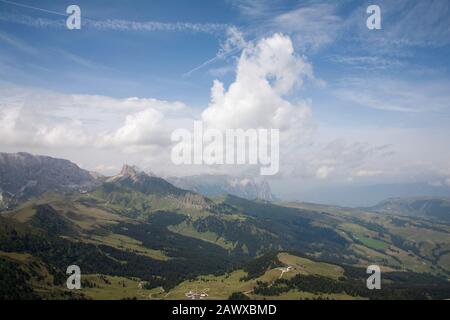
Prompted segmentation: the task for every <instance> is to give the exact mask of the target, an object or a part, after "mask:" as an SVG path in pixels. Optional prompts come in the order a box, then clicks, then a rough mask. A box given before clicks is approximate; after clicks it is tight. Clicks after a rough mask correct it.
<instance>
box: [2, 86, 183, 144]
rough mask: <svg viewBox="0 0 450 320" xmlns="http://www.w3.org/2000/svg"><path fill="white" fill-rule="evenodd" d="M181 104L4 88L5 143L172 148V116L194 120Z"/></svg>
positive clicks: (12, 87) (146, 99) (3, 134)
mask: <svg viewBox="0 0 450 320" xmlns="http://www.w3.org/2000/svg"><path fill="white" fill-rule="evenodd" d="M189 114H190V111H189V110H187V107H186V106H185V105H184V104H183V103H181V102H177V101H174V102H169V101H163V100H157V99H152V98H137V97H129V98H123V99H118V98H112V97H107V96H100V95H79V94H73V95H68V94H61V93H55V92H50V91H44V90H38V89H27V88H18V87H14V86H9V85H6V86H1V87H0V124H1V126H0V145H9V146H17V147H19V146H33V147H37V146H47V147H64V148H68V147H92V146H94V145H95V146H100V147H112V146H114V147H120V146H122V147H123V146H127V147H130V146H133V145H158V146H161V145H163V144H166V145H168V143H169V140H168V138H165V137H166V136H168V133H167V130H169V126H168V124H167V122H166V120H165V119H166V117H170V118H174V119H176V118H177V117H188V116H189Z"/></svg>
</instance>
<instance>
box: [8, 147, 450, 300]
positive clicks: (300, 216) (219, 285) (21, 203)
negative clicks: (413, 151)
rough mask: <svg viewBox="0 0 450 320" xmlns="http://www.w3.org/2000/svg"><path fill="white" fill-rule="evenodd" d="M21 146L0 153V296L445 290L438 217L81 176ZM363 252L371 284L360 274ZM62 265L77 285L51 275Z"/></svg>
mask: <svg viewBox="0 0 450 320" xmlns="http://www.w3.org/2000/svg"><path fill="white" fill-rule="evenodd" d="M33 157H34V156H31V155H27V154H17V155H2V159H6V160H2V165H4V166H3V168H1V171H0V172H2V176H1V178H2V180H1V181H0V183H1V184H0V185H1V186H2V194H7V195H8V197H9V199H13V200H14V201H10V202H9V203H8V205H4V206H3V208H2V210H1V212H0V273H1V274H2V275H3V277H2V278H0V299H68V298H69V299H186V298H192V297H194V298H195V297H199V296H201V295H200V292H207V294H206V296H204V297H208V298H212V299H227V298H231V299H277V298H282V299H306V298H308V299H322V298H326V299H361V298H366V299H444V298H449V297H450V283H449V281H448V278H449V276H450V237H449V234H450V223H449V222H448V221H446V220H444V219H440V215H439V216H435V217H430V214H421V215H420V216H418V215H407V214H406V215H405V214H403V213H402V214H399V212H397V211H395V210H394V212H390V211H389V210H390V209H389V207H387V206H382V207H377V208H356V209H355V208H345V207H335V206H325V205H315V204H308V203H297V202H290V203H286V202H280V201H277V202H274V201H273V202H269V201H265V200H259V199H253V200H249V199H245V198H242V197H237V196H235V195H230V194H225V195H223V194H221V195H220V196H217V197H207V196H205V195H203V194H200V193H197V192H195V191H191V190H186V189H183V188H179V187H177V186H175V185H173V184H172V183H170V182H168V181H167V180H165V179H163V178H160V177H156V176H154V175H150V174H147V173H145V172H143V171H140V170H139V169H137V168H136V167H133V166H129V165H125V166H124V167H123V168H122V170H121V172H120V173H119V174H117V175H116V176H113V177H97V178H94V177H93V175H92V174H90V173H89V172H87V171H85V170H82V169H80V168H78V167H77V166H76V165H75V164H73V163H70V162H68V161H66V160H58V159H52V158H48V157H36V158H35V159H33ZM12 170H13V171H12ZM66 170H67V172H66ZM13 173H14V174H16V175H17V177H18V178H17V179H15V178H14V175H13ZM46 175H52V177H47V176H46ZM220 179H222V178H220ZM29 181H35V182H34V187H33V188H28V187H27V185H29ZM19 182H20V183H19ZM24 190H25V191H26V192H24ZM443 207H444V206H441V207H439V208H440V209H439V210H442V208H443ZM421 212H425V211H424V210H422V211H421ZM371 264H378V265H380V266H381V267H382V270H383V279H386V281H385V282H383V290H377V291H376V292H374V291H371V290H368V289H367V287H366V285H365V278H366V270H365V268H366V267H367V266H368V265H371ZM69 265H78V266H79V267H80V269H81V272H82V289H80V290H75V291H73V290H69V289H67V288H66V286H65V281H66V279H67V275H66V274H65V271H66V269H67V267H68V266H69ZM287 267H290V268H287ZM280 268H281V269H283V270H285V269H286V270H288V271H283V272H281V271H280V270H281V269H280ZM205 290H206V291H205Z"/></svg>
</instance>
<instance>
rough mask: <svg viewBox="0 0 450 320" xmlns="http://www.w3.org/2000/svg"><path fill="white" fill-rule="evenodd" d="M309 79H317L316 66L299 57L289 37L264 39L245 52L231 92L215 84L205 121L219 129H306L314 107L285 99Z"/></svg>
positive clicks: (240, 60)
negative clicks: (303, 125) (305, 126)
mask: <svg viewBox="0 0 450 320" xmlns="http://www.w3.org/2000/svg"><path fill="white" fill-rule="evenodd" d="M308 77H309V78H313V71H312V67H311V65H310V64H308V63H307V62H306V61H305V60H304V59H303V58H302V57H299V56H296V55H295V53H294V48H293V46H292V42H291V40H290V38H289V37H286V36H284V35H281V34H275V35H273V36H272V37H269V38H264V39H262V40H260V41H259V42H258V43H257V44H254V45H253V44H252V45H249V46H248V47H247V48H246V49H245V50H244V51H243V52H242V55H241V57H240V59H239V61H238V65H237V74H236V79H235V81H234V82H233V83H232V84H231V85H230V86H229V88H228V90H225V88H224V86H223V83H221V82H220V81H217V80H216V81H214V85H213V87H212V89H211V103H210V105H209V106H208V108H207V109H206V110H205V111H203V113H202V119H203V120H204V121H205V123H206V124H207V125H209V126H211V127H214V128H218V129H227V128H243V129H246V128H261V127H262V128H278V129H280V130H287V129H289V128H293V127H294V126H297V127H302V124H303V123H305V122H308V121H309V118H310V113H311V110H310V108H309V107H308V106H306V105H305V104H304V103H298V104H292V103H290V102H289V101H288V100H286V99H285V98H283V96H284V95H286V94H288V93H289V92H290V91H291V90H292V89H293V88H294V87H295V86H296V85H298V86H301V85H302V84H303V81H304V79H305V78H308Z"/></svg>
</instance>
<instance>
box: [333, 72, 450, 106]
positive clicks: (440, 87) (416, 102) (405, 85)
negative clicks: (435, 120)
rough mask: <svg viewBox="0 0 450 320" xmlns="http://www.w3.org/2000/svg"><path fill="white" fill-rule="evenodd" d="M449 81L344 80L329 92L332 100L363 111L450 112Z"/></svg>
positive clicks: (378, 78) (377, 78)
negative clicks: (344, 102) (354, 106)
mask: <svg viewBox="0 0 450 320" xmlns="http://www.w3.org/2000/svg"><path fill="white" fill-rule="evenodd" d="M449 85H450V84H449V83H448V82H439V81H435V82H433V83H430V82H428V83H418V82H416V83H410V82H405V81H402V80H396V79H391V78H380V77H375V78H373V79H370V78H347V79H343V80H341V81H339V83H338V84H337V85H336V86H335V88H334V89H333V90H332V93H333V94H334V96H335V97H337V98H338V99H340V100H343V101H346V102H351V103H352V104H356V105H359V106H362V107H366V108H372V109H378V110H384V111H393V112H409V113H417V112H449V111H450V105H449V103H448V101H449V100H450V94H449V93H448V87H449Z"/></svg>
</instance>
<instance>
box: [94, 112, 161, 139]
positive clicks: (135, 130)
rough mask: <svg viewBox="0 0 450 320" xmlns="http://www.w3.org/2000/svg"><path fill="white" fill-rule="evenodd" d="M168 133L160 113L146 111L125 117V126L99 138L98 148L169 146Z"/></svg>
mask: <svg viewBox="0 0 450 320" xmlns="http://www.w3.org/2000/svg"><path fill="white" fill-rule="evenodd" d="M169 135H170V131H169V128H168V127H167V125H166V123H165V119H164V115H163V113H162V112H161V111H158V110H155V109H146V110H144V111H141V112H138V113H135V114H131V115H127V116H126V119H125V124H124V125H123V126H121V127H120V128H118V129H117V130H116V131H114V132H113V133H107V134H104V135H102V136H100V137H99V145H100V146H122V147H129V146H142V145H144V146H145V145H147V146H148V145H160V146H167V145H169V144H170V140H169Z"/></svg>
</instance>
